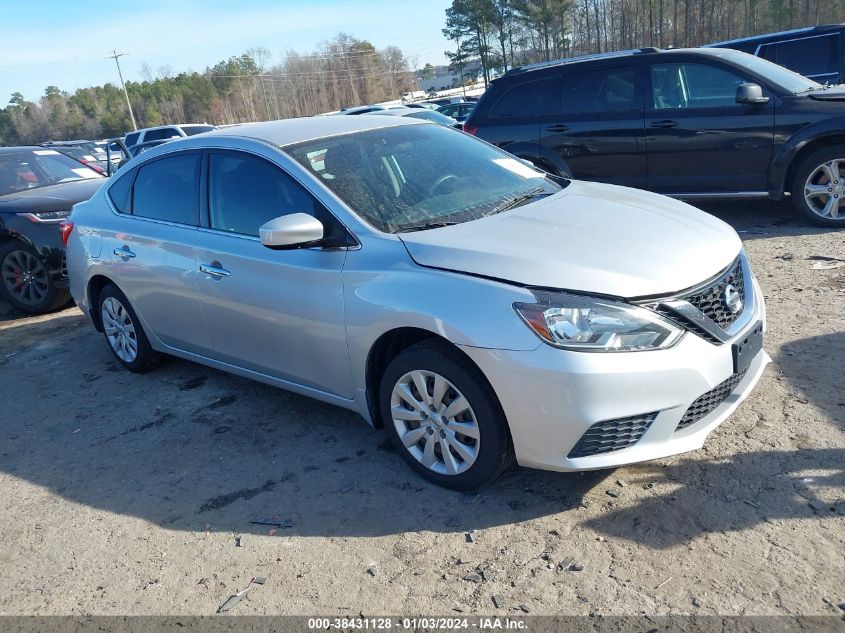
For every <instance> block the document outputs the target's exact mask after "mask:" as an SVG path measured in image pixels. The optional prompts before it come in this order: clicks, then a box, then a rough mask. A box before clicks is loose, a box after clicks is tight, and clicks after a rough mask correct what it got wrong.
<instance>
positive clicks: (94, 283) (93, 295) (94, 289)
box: [85, 274, 123, 332]
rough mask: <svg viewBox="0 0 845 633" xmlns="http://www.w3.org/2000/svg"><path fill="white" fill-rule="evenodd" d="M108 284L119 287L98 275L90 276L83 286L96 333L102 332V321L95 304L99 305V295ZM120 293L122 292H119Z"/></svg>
mask: <svg viewBox="0 0 845 633" xmlns="http://www.w3.org/2000/svg"><path fill="white" fill-rule="evenodd" d="M108 284H113V285H114V286H115V287H116V288H117V289H120V286H118V285H117V284H116V283H115V282H114V280H113V279H111V278H109V277H107V276H106V275H99V274H98V275H94V276H92V277H91V279H89V280H88V283H87V285H86V286H85V295H86V297H87V298H88V310H89V315H90V317H91V321H92V322H93V323H94V327H95V328H97V331H98V332H102V331H103V322H102V319H100V311H99V310H97V304H98V303H99V299H100V293H101V292H102V291H103V288H105V287H106V286H107V285H108ZM121 292H123V291H122V290H121Z"/></svg>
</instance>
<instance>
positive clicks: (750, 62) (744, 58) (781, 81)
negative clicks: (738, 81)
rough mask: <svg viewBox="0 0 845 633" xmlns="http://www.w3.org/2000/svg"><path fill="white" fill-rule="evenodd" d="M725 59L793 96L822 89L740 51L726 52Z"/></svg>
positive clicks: (798, 76) (800, 77) (814, 83)
mask: <svg viewBox="0 0 845 633" xmlns="http://www.w3.org/2000/svg"><path fill="white" fill-rule="evenodd" d="M724 57H725V59H727V60H729V61H731V62H733V63H735V64H739V65H740V66H742V67H743V68H747V69H748V70H750V71H751V72H753V73H757V74H758V75H761V76H762V77H765V78H766V79H769V80H771V81H772V82H774V83H776V84H777V85H779V86H780V87H781V88H784V89H785V90H788V91H789V92H791V93H792V94H798V93H799V92H807V91H808V90H819V89H821V88H822V85H821V84H818V83H816V82H815V81H813V80H812V79H807V78H806V77H805V76H804V75H799V74H798V73H794V72H792V71H791V70H789V69H788V68H784V67H783V66H778V65H777V64H774V63H772V62H770V61H768V60H766V59H762V58H761V57H755V56H754V55H749V54H748V53H741V52H739V51H726V52H725V55H724Z"/></svg>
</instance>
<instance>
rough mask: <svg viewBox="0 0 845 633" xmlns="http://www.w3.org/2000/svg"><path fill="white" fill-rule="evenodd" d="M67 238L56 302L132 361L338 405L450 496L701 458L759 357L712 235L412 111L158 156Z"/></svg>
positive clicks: (203, 141)
mask: <svg viewBox="0 0 845 633" xmlns="http://www.w3.org/2000/svg"><path fill="white" fill-rule="evenodd" d="M70 221H71V223H72V224H73V226H72V227H71V226H66V227H65V230H64V234H65V235H67V236H68V243H67V249H68V250H67V259H68V270H69V274H70V280H71V291H72V294H73V297H74V298H75V300H76V302H77V303H78V304H79V306H80V307H81V308H82V310H83V311H84V312H85V313H87V314H89V315H90V317H91V320H92V321H93V323H94V326H95V327H96V328H97V329H98V330H100V331H102V332H103V333H104V335H105V339H106V341H107V343H108V345H109V346H110V348H111V350H112V351H113V352H114V355H115V356H116V357H117V359H118V360H119V361H120V363H122V364H123V365H124V366H125V367H126V368H127V369H129V370H132V371H137V372H143V371H147V370H149V369H151V368H153V367H154V366H155V365H156V361H157V360H158V358H159V357H160V355H161V354H171V355H174V356H179V357H182V358H186V359H189V360H193V361H196V362H198V363H203V364H205V365H208V366H211V367H215V368H217V369H221V370H223V371H227V372H231V373H234V374H237V375H240V376H246V377H249V378H254V379H256V380H260V381H262V382H266V383H269V384H272V385H276V386H279V387H282V388H285V389H289V390H291V391H294V392H296V393H300V394H304V395H308V396H312V397H314V398H317V399H319V400H323V401H325V402H330V403H333V404H336V405H338V406H341V407H345V408H347V409H352V410H354V411H357V412H358V413H360V414H361V416H363V417H364V419H365V420H367V422H369V423H370V424H372V425H375V426H377V427H384V428H385V429H386V430H387V432H388V433H389V435H390V437H391V438H392V441H393V443H394V444H395V445H396V447H397V449H398V450H399V453H400V454H401V455H402V457H403V458H404V459H405V461H406V462H407V463H408V464H409V465H410V466H411V467H412V468H413V469H414V470H416V471H417V472H418V473H420V474H421V475H422V476H424V477H426V478H427V479H429V480H431V481H433V482H435V483H437V484H440V485H443V486H447V487H450V488H456V489H468V488H474V487H477V486H479V485H481V484H484V483H486V482H488V481H490V480H491V479H493V478H494V477H496V476H497V475H498V474H499V473H501V472H502V470H503V469H504V468H506V467H507V466H508V465H509V464H510V463H511V462H512V461H513V460H514V459H515V460H516V462H517V463H519V464H521V465H523V466H531V467H536V468H544V469H550V470H557V471H571V470H583V469H597V468H608V467H613V466H618V465H620V464H627V463H631V462H638V461H642V460H648V459H654V458H657V457H664V456H666V455H671V454H675V453H680V452H684V451H689V450H693V449H696V448H699V447H701V446H702V445H703V443H704V440H705V438H706V437H707V435H708V434H709V433H710V432H711V431H713V429H715V428H716V426H717V425H719V424H720V423H721V422H722V421H724V420H725V419H726V418H727V416H728V415H729V414H730V413H731V412H732V411H733V410H734V409H735V408H736V407H737V406H738V405H739V403H740V402H741V401H742V400H743V399H744V398H745V397H746V396H747V395H748V394H749V392H750V391H751V390H752V389H753V387H754V385H755V384H756V383H757V381H758V380H759V378H760V375H761V374H762V372H763V370H764V368H765V365H766V364H767V362H769V358H768V356H767V355H766V353H765V351H764V350H763V348H762V333H763V328H764V324H765V311H764V306H763V297H762V294H761V291H760V287H759V285H758V283H757V281H756V279H755V278H754V275H753V274H752V272H751V269H750V268H749V265H748V260H747V258H746V256H745V253H744V252H743V250H742V244H741V242H740V240H739V238H738V237H737V235H736V233H735V232H734V231H733V230H732V229H731V228H730V227H729V226H727V225H726V224H724V223H723V222H721V221H720V220H718V219H715V218H713V217H711V216H709V215H707V214H705V213H702V212H700V211H698V210H696V209H694V208H692V207H690V206H687V205H685V204H683V203H681V202H677V201H674V200H671V199H669V198H665V197H662V196H659V195H655V194H651V193H646V192H643V191H637V190H633V189H626V188H623V187H616V186H609V185H602V184H595V183H587V182H578V181H569V180H563V179H558V178H554V177H551V176H549V175H547V174H545V173H544V172H541V171H538V170H537V169H535V168H534V167H532V166H531V165H529V164H526V163H524V162H522V161H520V160H518V159H516V158H514V157H513V156H512V155H510V154H508V153H506V152H504V151H501V150H499V149H498V148H496V147H493V146H492V145H488V144H487V143H485V142H483V141H479V140H477V139H475V138H473V137H471V136H468V135H466V134H463V133H462V132H458V131H456V130H452V129H448V128H444V127H442V126H438V125H433V124H431V123H425V122H421V121H417V120H414V119H408V118H403V117H377V116H366V117H318V118H312V119H296V120H288V121H278V122H272V123H264V124H256V125H252V126H248V127H241V128H230V129H226V130H219V131H216V132H211V133H209V134H203V135H201V136H196V137H193V138H188V139H183V140H177V141H173V142H170V143H166V144H164V145H162V146H160V147H156V148H154V149H151V150H149V151H148V152H146V153H144V154H143V155H141V156H138V157H136V158H134V159H132V161H130V162H129V163H127V165H126V166H125V167H124V168H123V169H122V170H121V172H120V174H119V175H118V176H117V177H116V178H114V179H112V180H111V181H110V182H108V183H107V184H106V185H104V186H103V187H102V188H101V189H100V190H99V192H98V193H97V194H95V195H94V196H93V197H92V198H91V199H90V200H89V201H88V202H85V203H81V204H78V205H76V206H75V207H74V210H73V214H72V216H71V220H70Z"/></svg>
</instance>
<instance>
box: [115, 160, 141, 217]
mask: <svg viewBox="0 0 845 633" xmlns="http://www.w3.org/2000/svg"><path fill="white" fill-rule="evenodd" d="M133 180H135V170H134V169H133V170H132V171H130V172H128V173H125V174H123V175H121V176H120V177H119V178H118V179H117V181H116V182H114V183H113V184H112V185H111V186H110V187H109V198H110V199H111V201H112V204H113V205H114V206H115V208H116V209H117V210H118V211H120V212H121V213H132V206H131V202H132V201H131V200H130V198H129V194H130V193H131V192H132V181H133Z"/></svg>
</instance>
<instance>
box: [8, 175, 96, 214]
mask: <svg viewBox="0 0 845 633" xmlns="http://www.w3.org/2000/svg"><path fill="white" fill-rule="evenodd" d="M104 182H106V178H89V179H86V180H76V181H74V182H62V183H59V184H56V185H50V186H49V187H38V188H37V189H25V190H24V191H17V192H15V193H9V194H6V195H5V196H0V211H18V212H21V211H23V212H27V211H70V208H71V207H72V206H73V205H75V204H76V203H77V202H85V201H86V200H88V198H90V197H91V196H93V195H94V193H95V192H96V191H97V189H99V188H100V186H101V185H102V184H103V183H104Z"/></svg>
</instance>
